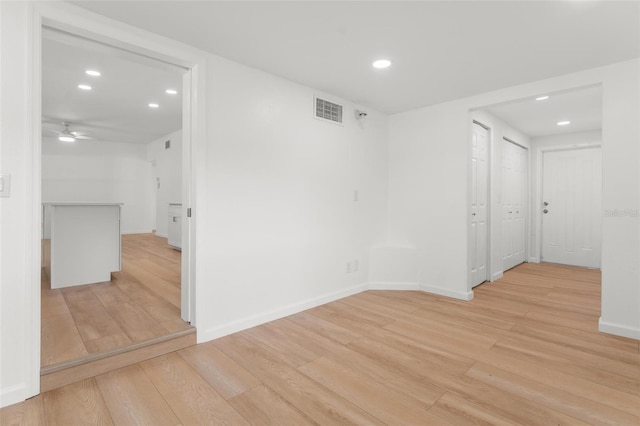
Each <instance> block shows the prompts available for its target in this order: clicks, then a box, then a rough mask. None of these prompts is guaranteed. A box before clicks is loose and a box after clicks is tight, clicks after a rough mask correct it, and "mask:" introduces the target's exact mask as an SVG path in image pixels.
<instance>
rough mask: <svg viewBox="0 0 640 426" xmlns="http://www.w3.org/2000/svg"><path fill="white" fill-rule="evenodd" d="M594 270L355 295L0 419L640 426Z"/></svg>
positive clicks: (625, 359) (635, 379) (620, 345)
mask: <svg viewBox="0 0 640 426" xmlns="http://www.w3.org/2000/svg"><path fill="white" fill-rule="evenodd" d="M599 283H600V274H599V272H598V271H593V270H586V269H579V268H571V267H564V266H559V265H549V264H542V265H536V264H524V265H521V266H519V267H517V268H514V269H513V270H511V271H508V272H507V273H505V276H504V278H503V279H502V280H500V281H498V282H495V283H491V284H484V285H482V286H480V287H477V288H476V289H475V290H474V291H475V296H476V297H475V299H474V300H473V301H471V302H462V301H457V300H453V299H447V298H444V297H439V296H435V295H430V294H426V293H420V292H411V291H368V292H364V293H361V294H358V295H355V296H351V297H348V298H345V299H341V300H339V301H336V302H332V303H329V304H327V305H324V306H320V307H317V308H314V309H310V310H308V311H305V312H302V313H299V314H296V315H292V316H289V317H287V318H284V319H280V320H276V321H272V322H270V323H268V324H264V325H261V326H258V327H255V328H252V329H249V330H246V331H243V332H240V333H236V334H233V335H230V336H227V337H224V338H221V339H217V340H215V341H212V342H208V343H205V344H200V345H197V346H191V347H189V348H186V349H182V350H179V351H177V352H174V353H170V354H167V355H163V356H160V357H157V358H154V359H151V360H147V361H144V362H140V363H138V364H135V365H132V366H128V367H126V368H122V369H119V370H116V371H112V372H109V373H106V374H102V375H99V376H97V377H95V378H90V379H87V380H83V381H81V382H78V383H74V384H70V385H68V386H65V387H62V388H60V389H57V390H54V391H51V392H46V393H44V394H42V395H39V396H37V397H35V398H33V399H31V400H29V401H26V402H23V403H20V404H16V405H13V406H11V407H7V408H5V409H2V411H1V413H0V415H1V418H0V420H1V424H2V425H14V424H15V425H19V424H48V425H58V424H59V425H76V424H77V425H85V424H119V425H128V424H148V425H161V424H171V425H176V424H183V425H200V424H231V425H243V424H256V425H266V424H285V425H303V424H316V425H344V424H368V425H369V424H371V425H379V424H389V425H400V424H408V425H425V424H433V425H447V424H450V425H477V424H496V425H545V426H546V425H551V424H556V425H559V424H572V425H577V424H598V425H599V424H610V425H638V424H640V342H638V341H637V340H632V339H625V338H621V337H616V336H611V335H606V334H601V333H599V332H598V331H597V327H598V317H599V315H600V312H599V297H600V296H599V294H600V284H599Z"/></svg>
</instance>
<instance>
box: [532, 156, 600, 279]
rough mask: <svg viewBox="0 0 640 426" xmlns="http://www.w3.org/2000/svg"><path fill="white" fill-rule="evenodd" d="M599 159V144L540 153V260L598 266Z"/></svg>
mask: <svg viewBox="0 0 640 426" xmlns="http://www.w3.org/2000/svg"><path fill="white" fill-rule="evenodd" d="M601 162H602V159H601V151H600V148H599V147H596V148H585V149H573V150H566V151H548V152H545V153H544V154H543V165H542V167H543V172H542V201H543V205H542V206H540V208H541V209H542V213H543V214H542V260H543V261H544V262H553V263H562V264H566V265H575V266H586V267H590V268H599V267H600V246H601V223H602V218H601V215H600V210H601V204H602V165H601Z"/></svg>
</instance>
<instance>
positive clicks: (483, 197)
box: [470, 123, 489, 287]
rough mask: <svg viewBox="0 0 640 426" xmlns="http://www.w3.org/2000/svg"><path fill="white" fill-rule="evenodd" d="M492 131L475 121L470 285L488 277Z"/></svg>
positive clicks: (481, 281)
mask: <svg viewBox="0 0 640 426" xmlns="http://www.w3.org/2000/svg"><path fill="white" fill-rule="evenodd" d="M488 151H489V131H488V130H487V129H485V128H484V127H482V126H480V125H479V124H476V123H473V136H472V151H471V219H470V220H471V231H470V232H471V238H470V244H471V247H470V250H471V255H470V261H471V286H472V287H473V286H476V285H478V284H481V283H483V282H485V281H486V280H487V257H488V256H487V217H488V215H487V213H488V212H487V202H488V192H487V187H488V178H489V174H488V173H489V168H488V165H489V163H488V160H489V156H488Z"/></svg>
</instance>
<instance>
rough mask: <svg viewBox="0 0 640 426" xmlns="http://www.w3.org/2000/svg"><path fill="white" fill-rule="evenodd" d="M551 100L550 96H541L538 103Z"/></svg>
mask: <svg viewBox="0 0 640 426" xmlns="http://www.w3.org/2000/svg"><path fill="white" fill-rule="evenodd" d="M547 99H549V96H540V97H539V98H536V101H544V100H547Z"/></svg>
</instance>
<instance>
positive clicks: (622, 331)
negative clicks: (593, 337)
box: [598, 317, 640, 340]
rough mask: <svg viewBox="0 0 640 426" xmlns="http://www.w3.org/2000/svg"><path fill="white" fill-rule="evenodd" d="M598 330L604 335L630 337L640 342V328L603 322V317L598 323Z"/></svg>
mask: <svg viewBox="0 0 640 426" xmlns="http://www.w3.org/2000/svg"><path fill="white" fill-rule="evenodd" d="M598 330H600V331H601V332H603V333H608V334H614V335H616V336H622V337H628V338H630V339H636V340H640V328H634V327H629V326H628V325H622V324H615V323H612V322H608V321H603V320H602V317H600V320H599V321H598Z"/></svg>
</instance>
